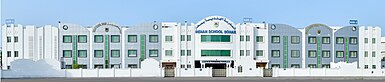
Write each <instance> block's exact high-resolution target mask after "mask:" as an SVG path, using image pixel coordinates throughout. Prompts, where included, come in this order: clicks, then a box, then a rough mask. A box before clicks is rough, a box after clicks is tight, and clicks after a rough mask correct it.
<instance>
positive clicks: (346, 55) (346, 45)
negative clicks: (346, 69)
mask: <svg viewBox="0 0 385 82" xmlns="http://www.w3.org/2000/svg"><path fill="white" fill-rule="evenodd" d="M348 61H349V38H348V37H346V38H345V62H348Z"/></svg>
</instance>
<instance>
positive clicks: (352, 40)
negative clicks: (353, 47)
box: [349, 37, 357, 44]
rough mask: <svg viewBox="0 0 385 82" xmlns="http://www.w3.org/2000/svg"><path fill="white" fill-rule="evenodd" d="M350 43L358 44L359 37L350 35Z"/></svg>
mask: <svg viewBox="0 0 385 82" xmlns="http://www.w3.org/2000/svg"><path fill="white" fill-rule="evenodd" d="M349 41H350V44H357V37H350V40H349Z"/></svg>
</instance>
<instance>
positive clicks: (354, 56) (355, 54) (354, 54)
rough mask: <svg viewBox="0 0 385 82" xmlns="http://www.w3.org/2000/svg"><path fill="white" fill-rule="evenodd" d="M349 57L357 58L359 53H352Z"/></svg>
mask: <svg viewBox="0 0 385 82" xmlns="http://www.w3.org/2000/svg"><path fill="white" fill-rule="evenodd" d="M349 55H350V57H351V58H357V51H350V54H349Z"/></svg>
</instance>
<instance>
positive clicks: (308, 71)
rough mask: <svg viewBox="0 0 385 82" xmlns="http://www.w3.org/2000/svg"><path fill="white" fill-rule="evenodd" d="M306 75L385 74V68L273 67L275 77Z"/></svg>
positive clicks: (346, 75) (347, 75)
mask: <svg viewBox="0 0 385 82" xmlns="http://www.w3.org/2000/svg"><path fill="white" fill-rule="evenodd" d="M305 76H321V77H333V76H340V77H341V76H342V77H349V76H352V77H354V76H385V69H352V68H350V69H343V68H331V69H326V68H299V69H298V68H296V69H294V68H288V69H283V68H273V77H305Z"/></svg>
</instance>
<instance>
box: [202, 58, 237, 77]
mask: <svg viewBox="0 0 385 82" xmlns="http://www.w3.org/2000/svg"><path fill="white" fill-rule="evenodd" d="M231 63H232V62H231V61H202V64H203V65H204V67H205V68H208V67H211V68H212V76H213V77H226V74H227V73H226V68H228V67H230V65H231Z"/></svg>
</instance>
